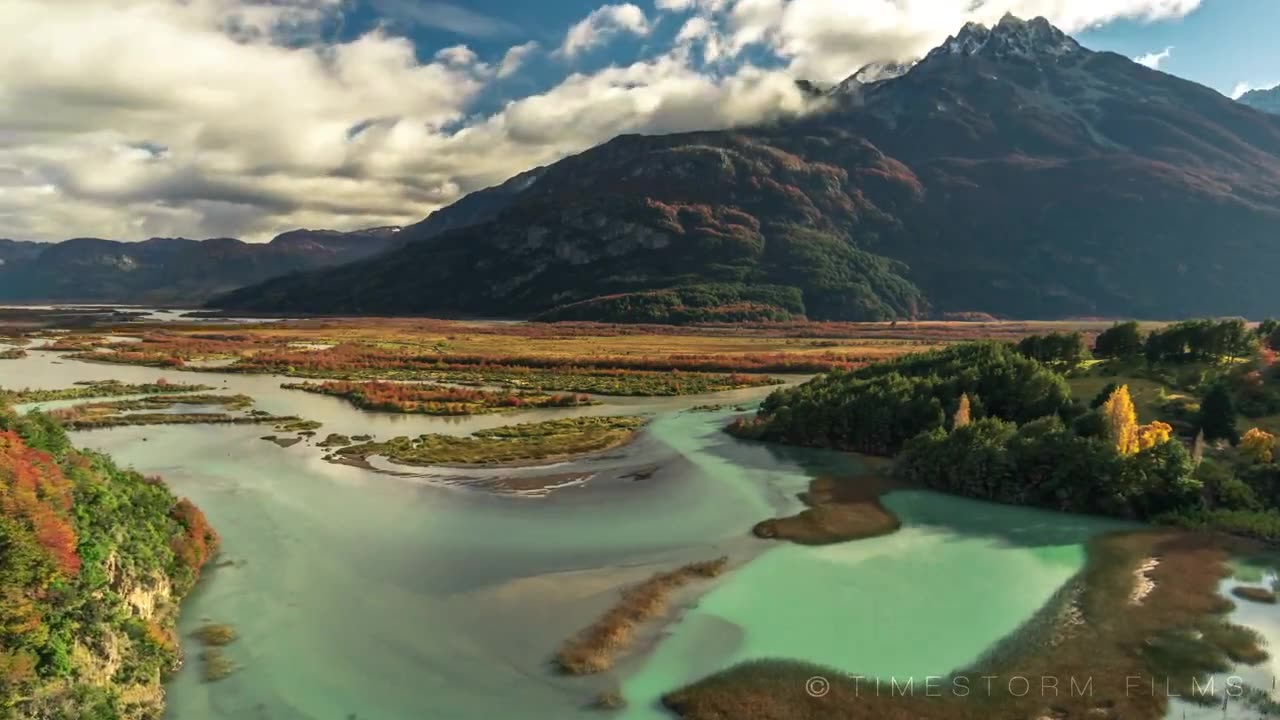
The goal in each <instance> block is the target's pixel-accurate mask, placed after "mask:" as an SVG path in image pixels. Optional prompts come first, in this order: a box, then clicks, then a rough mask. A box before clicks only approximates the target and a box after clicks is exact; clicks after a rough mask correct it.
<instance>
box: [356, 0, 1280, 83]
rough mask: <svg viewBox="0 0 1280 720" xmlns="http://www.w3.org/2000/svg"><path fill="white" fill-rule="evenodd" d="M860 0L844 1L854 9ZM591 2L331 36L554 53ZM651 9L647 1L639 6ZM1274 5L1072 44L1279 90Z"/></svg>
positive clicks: (488, 1) (496, 2) (1209, 4)
mask: <svg viewBox="0 0 1280 720" xmlns="http://www.w3.org/2000/svg"><path fill="white" fill-rule="evenodd" d="M858 1H859V0H848V2H850V3H857V2H858ZM600 4H601V3H600V2H598V1H596V0H543V1H542V2H538V3H533V2H512V0H456V2H435V1H434V0H350V1H349V3H348V5H347V10H346V11H345V13H344V15H343V17H342V19H341V22H340V23H335V25H334V26H333V27H332V28H331V32H333V33H334V34H335V35H337V36H340V37H344V38H349V37H352V36H355V35H357V34H359V33H362V32H366V31H368V30H369V29H371V28H373V27H375V26H385V27H387V28H389V29H391V30H393V31H395V32H399V33H404V34H406V35H408V36H409V37H411V38H413V40H414V41H415V44H416V45H417V47H418V49H419V54H420V56H421V57H422V58H423V59H426V58H429V57H430V55H431V54H432V53H434V52H435V51H436V50H438V49H440V48H443V47H447V46H450V45H455V44H457V43H465V44H466V45H468V46H469V47H470V48H471V49H473V50H475V51H476V52H477V53H479V54H480V55H481V56H482V57H494V56H498V55H501V54H502V53H503V52H505V50H506V49H507V48H508V47H510V46H511V45H513V44H519V43H523V42H528V41H535V42H538V43H539V44H540V45H542V46H543V47H551V48H554V47H555V46H556V45H557V44H558V43H559V42H560V40H561V39H562V37H563V35H564V32H565V29H566V28H568V27H569V26H571V25H572V24H573V23H575V22H577V21H578V20H580V19H582V18H583V17H585V16H586V15H587V14H588V13H590V12H591V11H592V10H594V9H595V8H597V7H599V6H600ZM637 4H638V5H640V6H641V7H642V9H647V10H652V9H653V8H652V2H651V0H641V1H640V2H638V3H637ZM679 27H680V24H679V21H678V19H677V18H662V19H661V20H659V22H658V23H657V26H656V27H655V28H654V31H653V32H652V33H651V34H650V36H649V37H647V38H645V39H644V40H643V41H640V40H635V39H632V40H631V41H630V42H628V41H627V40H626V39H625V38H624V39H622V40H620V41H618V42H614V43H612V44H610V45H609V46H607V47H605V48H602V49H600V50H599V51H597V52H595V53H592V54H591V55H590V56H588V57H587V58H586V59H585V61H584V62H580V64H579V65H578V68H579V69H581V68H583V67H587V68H590V67H592V66H599V65H606V64H610V63H626V62H631V61H634V60H636V59H637V58H639V57H643V55H644V54H645V50H646V49H653V48H661V47H664V46H665V45H666V44H669V42H670V40H671V38H672V37H673V36H674V34H675V33H676V32H677V30H678V29H679ZM1277 28H1280V1H1277V0H1202V2H1200V4H1199V7H1198V8H1197V9H1195V10H1193V11H1191V12H1190V13H1189V14H1187V15H1185V16H1182V17H1172V18H1164V19H1159V20H1154V21H1153V20H1143V19H1120V20H1114V21H1110V22H1106V23H1102V24H1099V25H1097V26H1096V27H1093V28H1090V29H1086V30H1080V31H1077V32H1076V33H1075V35H1076V37H1077V39H1079V40H1080V41H1081V42H1083V43H1084V44H1085V45H1087V46H1089V47H1091V48H1093V49H1096V50H1111V51H1114V52H1119V53H1121V54H1124V55H1127V56H1129V57H1138V56H1142V55H1146V54H1148V53H1160V52H1163V51H1165V50H1169V55H1168V57H1167V58H1166V59H1164V60H1163V61H1162V62H1161V63H1160V69H1161V70H1164V71H1166V72H1170V73H1173V74H1175V75H1178V76H1181V77H1184V78H1187V79H1189V80H1194V81H1196V82H1199V83H1202V84H1205V85H1208V86H1210V87H1212V88H1214V89H1216V90H1219V91H1220V92H1223V93H1230V92H1231V91H1232V90H1233V89H1235V88H1236V87H1237V85H1239V84H1240V83H1248V84H1250V85H1252V86H1255V87H1256V86H1262V85H1264V84H1268V83H1270V84H1280V42H1278V41H1277V31H1276V29H1277ZM566 69H567V68H566V67H565V66H564V65H563V64H559V65H550V66H548V65H546V64H545V63H544V64H542V66H540V67H538V68H536V69H535V68H531V69H530V70H531V72H529V73H527V74H525V75H524V76H523V77H522V78H521V79H520V82H519V83H518V84H516V85H514V86H513V87H509V88H506V90H508V91H511V92H519V91H521V90H524V91H528V90H531V89H533V88H536V87H544V86H547V85H549V84H551V83H553V82H554V81H555V80H558V79H559V77H558V76H559V75H560V74H562V73H563V72H565V71H566Z"/></svg>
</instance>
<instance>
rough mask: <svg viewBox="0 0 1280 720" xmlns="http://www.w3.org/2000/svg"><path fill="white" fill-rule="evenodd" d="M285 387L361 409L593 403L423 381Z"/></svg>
mask: <svg viewBox="0 0 1280 720" xmlns="http://www.w3.org/2000/svg"><path fill="white" fill-rule="evenodd" d="M280 387H282V388H285V389H287V390H301V391H303V392H309V393H316V394H319V395H331V396H334V397H340V398H343V399H345V400H347V401H348V402H350V403H351V404H353V405H355V406H356V407H358V408H360V409H362V410H374V411H378V412H394V413H420V414H423V415H478V414H482V413H493V412H511V411H516V410H529V409H534V408H561V407H580V406H583V405H596V404H599V403H598V402H597V401H594V400H592V399H591V398H589V397H587V396H585V395H546V394H542V393H532V392H497V391H491V390H477V389H473V388H459V387H449V386H445V385H434V384H429V383H428V384H424V383H405V382H386V381H379V380H370V381H367V382H346V381H341V380H330V381H327V382H320V383H284V384H283V385H281V386H280Z"/></svg>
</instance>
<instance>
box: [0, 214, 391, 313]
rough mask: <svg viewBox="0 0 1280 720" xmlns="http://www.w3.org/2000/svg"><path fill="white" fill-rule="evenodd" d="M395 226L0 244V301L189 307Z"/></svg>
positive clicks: (379, 245)
mask: <svg viewBox="0 0 1280 720" xmlns="http://www.w3.org/2000/svg"><path fill="white" fill-rule="evenodd" d="M398 235H399V228H374V229H370V230H360V231H357V232H349V233H341V232H335V231H332V230H296V231H294V232H289V233H285V234H283V235H280V236H279V237H277V238H275V239H274V240H272V241H271V242H269V243H245V242H241V241H239V240H234V239H231V238H215V239H211V240H199V241H197V240H187V239H185V238H152V239H151V240H146V241H143V242H116V241H112V240H100V239H97V238H76V239H74V240H66V241H63V242H59V243H35V242H16V241H13V240H0V301H6V302H32V301H52V302H128V303H159V304H169V303H172V304H181V305H192V304H197V303H200V302H203V301H204V300H206V299H208V298H209V297H211V296H213V295H215V294H218V293H223V292H227V291H229V290H233V289H235V288H238V287H243V286H245V285H249V284H252V283H256V282H261V281H263V280H266V279H268V278H271V277H276V276H278V275H282V274H285V273H291V272H297V271H300V270H310V269H315V268H321V267H326V266H330V265H339V264H342V263H346V262H351V261H353V260H357V259H360V258H363V257H367V256H369V255H373V254H376V253H379V252H382V251H385V250H388V249H390V248H391V247H392V246H394V245H395V244H396V243H397V238H398Z"/></svg>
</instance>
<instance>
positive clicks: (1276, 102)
mask: <svg viewBox="0 0 1280 720" xmlns="http://www.w3.org/2000/svg"><path fill="white" fill-rule="evenodd" d="M1236 101H1237V102H1241V103H1244V104H1245V105H1248V106H1249V107H1251V108H1255V109H1257V110H1261V111H1263V112H1269V113H1274V114H1280V85H1277V86H1275V87H1273V88H1270V89H1261V90H1250V91H1249V92H1246V93H1245V94H1243V95H1241V96H1240V97H1238V98H1236Z"/></svg>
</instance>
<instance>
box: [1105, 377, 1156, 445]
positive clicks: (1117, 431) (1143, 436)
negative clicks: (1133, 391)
mask: <svg viewBox="0 0 1280 720" xmlns="http://www.w3.org/2000/svg"><path fill="white" fill-rule="evenodd" d="M1102 415H1103V418H1104V419H1105V420H1106V424H1107V430H1108V431H1109V432H1110V434H1111V439H1112V441H1113V442H1114V443H1115V445H1116V451H1117V452H1119V453H1120V454H1121V455H1133V454H1135V453H1138V452H1140V451H1142V450H1146V449H1147V448H1152V447H1155V446H1157V445H1162V444H1164V443H1167V442H1169V440H1171V439H1172V438H1173V426H1172V425H1169V424H1168V423H1164V422H1160V421H1159V420H1157V421H1155V422H1151V423H1147V424H1146V425H1139V424H1138V411H1137V409H1136V408H1135V407H1134V405H1133V398H1132V397H1131V396H1130V395H1129V386H1128V385H1121V386H1120V387H1118V388H1116V390H1115V392H1113V393H1111V397H1109V398H1107V401H1106V402H1105V403H1103V405H1102Z"/></svg>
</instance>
